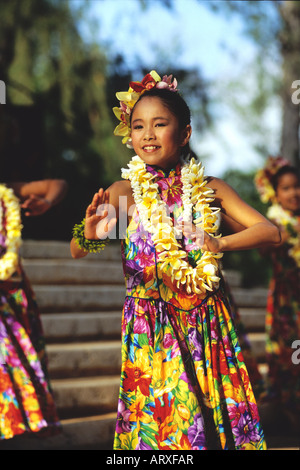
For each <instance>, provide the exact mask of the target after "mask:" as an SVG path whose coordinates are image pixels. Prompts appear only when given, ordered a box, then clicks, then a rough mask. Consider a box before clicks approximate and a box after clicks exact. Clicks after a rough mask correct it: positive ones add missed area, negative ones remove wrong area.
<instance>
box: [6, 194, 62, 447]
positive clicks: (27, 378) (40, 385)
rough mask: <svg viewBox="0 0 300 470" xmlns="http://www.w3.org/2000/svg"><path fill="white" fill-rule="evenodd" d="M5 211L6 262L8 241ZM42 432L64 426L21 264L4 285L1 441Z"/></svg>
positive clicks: (33, 298)
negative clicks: (50, 380)
mask: <svg viewBox="0 0 300 470" xmlns="http://www.w3.org/2000/svg"><path fill="white" fill-rule="evenodd" d="M0 204H2V202H1V201H0ZM2 209H3V211H4V224H3V229H2V231H1V233H0V253H1V256H2V255H3V253H5V238H6V234H5V207H2ZM0 263H1V258H0ZM45 429H46V432H45ZM41 430H44V431H43V432H42V433H41V434H40V435H43V436H44V435H46V433H47V435H48V434H56V432H58V431H59V430H60V424H59V420H58V417H57V413H56V408H55V404H54V401H53V396H52V392H51V389H50V383H49V377H48V371H47V356H46V352H45V341H44V337H43V331H42V325H41V320H40V316H39V311H38V307H37V304H36V300H35V297H34V293H33V291H32V289H31V286H30V283H29V281H28V279H27V277H26V275H25V273H24V271H23V269H22V266H21V263H19V266H18V268H17V271H16V272H15V274H14V275H13V276H12V277H11V278H10V279H9V280H7V281H0V441H1V440H5V439H10V438H13V437H14V436H17V435H20V434H23V433H27V432H29V433H36V432H38V431H41Z"/></svg>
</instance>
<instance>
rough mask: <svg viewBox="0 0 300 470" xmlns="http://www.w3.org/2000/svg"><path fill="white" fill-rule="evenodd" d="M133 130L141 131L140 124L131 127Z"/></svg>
mask: <svg viewBox="0 0 300 470" xmlns="http://www.w3.org/2000/svg"><path fill="white" fill-rule="evenodd" d="M133 129H134V130H138V129H142V126H141V125H140V124H136V125H135V126H133Z"/></svg>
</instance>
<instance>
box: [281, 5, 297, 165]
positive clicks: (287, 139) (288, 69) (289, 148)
mask: <svg viewBox="0 0 300 470" xmlns="http://www.w3.org/2000/svg"><path fill="white" fill-rule="evenodd" d="M280 12H281V16H282V20H283V28H282V30H281V31H280V34H279V40H280V43H281V50H282V58H283V63H282V67H283V82H282V103H283V122H282V134H281V154H282V155H283V156H284V157H285V158H287V159H288V160H290V162H291V163H292V164H293V165H294V166H297V167H298V168H300V160H299V158H300V152H299V129H300V115H299V103H297V102H295V100H292V94H293V93H294V92H295V89H294V88H292V84H293V82H294V81H296V80H300V4H299V2H297V1H285V2H283V3H282V5H281V8H280ZM293 101H294V102H293Z"/></svg>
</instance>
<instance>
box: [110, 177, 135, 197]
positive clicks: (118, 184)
mask: <svg viewBox="0 0 300 470" xmlns="http://www.w3.org/2000/svg"><path fill="white" fill-rule="evenodd" d="M108 191H113V192H116V193H118V194H119V196H127V195H129V194H131V184H130V181H128V180H119V181H115V182H114V183H112V184H111V185H110V186H109V188H108Z"/></svg>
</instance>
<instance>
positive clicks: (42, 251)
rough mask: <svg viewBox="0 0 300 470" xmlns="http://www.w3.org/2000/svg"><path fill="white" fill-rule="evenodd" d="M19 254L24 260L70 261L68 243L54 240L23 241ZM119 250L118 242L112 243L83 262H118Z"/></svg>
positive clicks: (89, 255) (88, 256)
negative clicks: (58, 259) (59, 259)
mask: <svg viewBox="0 0 300 470" xmlns="http://www.w3.org/2000/svg"><path fill="white" fill-rule="evenodd" d="M20 254H21V256H22V257H23V258H24V259H57V258H61V259H72V257H71V252H70V243H69V242H65V241H56V240H24V241H23V243H22V246H21V250H20ZM120 256H121V249H120V243H119V242H118V241H112V242H111V243H110V244H109V245H108V246H106V247H105V250H103V251H101V252H100V253H97V254H88V255H87V256H86V257H85V258H84V260H88V261H91V262H94V261H96V262H97V261H99V260H115V261H118V260H120Z"/></svg>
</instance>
